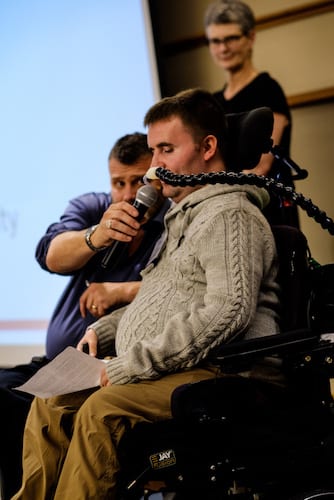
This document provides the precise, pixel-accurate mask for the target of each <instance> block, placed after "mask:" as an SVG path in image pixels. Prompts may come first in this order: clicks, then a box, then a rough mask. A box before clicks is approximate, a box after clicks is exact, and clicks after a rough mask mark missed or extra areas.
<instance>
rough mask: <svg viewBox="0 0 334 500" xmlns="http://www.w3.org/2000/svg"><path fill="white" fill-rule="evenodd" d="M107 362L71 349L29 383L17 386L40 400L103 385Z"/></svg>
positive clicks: (34, 376)
mask: <svg viewBox="0 0 334 500" xmlns="http://www.w3.org/2000/svg"><path fill="white" fill-rule="evenodd" d="M104 366H105V361H103V360H102V359H97V358H94V357H92V356H89V355H88V354H85V353H83V352H80V351H78V350H77V349H75V348H74V347H67V348H66V349H65V350H64V351H63V352H61V353H60V354H58V356H56V357H55V358H54V359H53V360H52V361H50V363H48V364H47V365H45V366H43V368H41V369H40V370H38V372H36V373H35V375H33V376H32V377H31V378H30V379H29V380H28V381H27V382H26V383H24V384H23V385H20V386H19V387H15V389H17V390H18V391H23V392H28V393H30V394H33V395H34V396H38V397H40V398H50V397H52V396H58V395H60V394H68V393H70V392H76V391H81V390H83V389H89V388H91V387H96V386H99V385H100V375H101V371H102V368H103V367H104Z"/></svg>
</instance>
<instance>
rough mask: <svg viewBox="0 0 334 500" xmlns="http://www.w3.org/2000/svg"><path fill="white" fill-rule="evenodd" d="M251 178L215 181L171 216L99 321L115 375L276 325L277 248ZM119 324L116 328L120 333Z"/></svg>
mask: <svg viewBox="0 0 334 500" xmlns="http://www.w3.org/2000/svg"><path fill="white" fill-rule="evenodd" d="M267 202H268V194H267V192H266V191H265V190H263V189H259V188H256V187H254V186H248V185H244V186H237V185H234V186H228V185H214V186H212V185H210V186H205V187H202V188H200V189H198V190H197V191H194V192H193V193H191V194H190V195H189V196H187V197H186V198H184V199H183V200H182V201H181V202H180V203H178V204H176V205H174V206H173V207H172V208H170V210H169V211H168V212H167V214H166V216H165V225H166V232H167V235H168V236H167V239H166V241H165V245H164V248H163V251H162V252H161V253H160V255H159V257H158V259H156V261H155V262H154V263H151V264H150V265H149V266H148V267H147V268H146V269H145V270H144V271H142V276H143V280H142V285H141V288H140V291H139V293H138V295H137V296H136V298H135V299H134V301H133V302H132V303H131V304H129V305H128V306H126V307H123V308H121V309H118V310H117V311H114V312H113V313H111V314H109V315H107V316H105V317H103V318H101V319H99V320H98V321H97V322H95V323H94V324H93V325H91V328H93V329H94V330H95V331H96V333H97V336H98V339H99V348H100V354H101V355H102V356H106V355H107V354H111V346H112V345H113V343H114V342H113V341H114V340H115V345H116V353H117V356H116V357H114V358H113V359H111V360H110V361H108V363H107V365H106V366H107V374H108V378H109V380H110V381H111V382H112V383H113V384H126V383H133V382H138V381H140V380H145V379H154V378H159V377H161V376H163V375H164V374H165V373H167V372H173V371H178V370H187V369H190V368H192V367H194V366H195V365H197V364H198V363H199V362H200V361H202V360H204V359H205V358H206V357H207V355H208V354H209V352H210V350H211V349H212V348H214V347H217V346H218V345H219V344H221V343H223V342H231V341H233V340H234V339H235V338H236V337H240V336H244V337H245V338H251V337H258V336H264V335H268V334H273V333H278V326H277V321H276V320H277V312H276V311H277V308H278V298H277V291H278V285H277V283H276V281H275V278H276V274H277V258H276V249H275V243H274V239H273V236H272V232H271V229H270V227H269V225H268V223H267V221H266V219H265V218H264V216H263V215H262V213H261V211H260V210H259V208H260V209H262V208H263V206H264V205H265V204H266V203H267ZM116 331H117V335H116Z"/></svg>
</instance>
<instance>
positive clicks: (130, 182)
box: [0, 132, 170, 500]
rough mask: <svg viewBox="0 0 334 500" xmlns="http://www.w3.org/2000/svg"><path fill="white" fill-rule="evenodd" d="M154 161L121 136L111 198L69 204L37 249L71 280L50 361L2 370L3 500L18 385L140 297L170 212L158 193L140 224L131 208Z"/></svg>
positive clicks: (13, 487) (52, 327) (8, 491)
mask: <svg viewBox="0 0 334 500" xmlns="http://www.w3.org/2000/svg"><path fill="white" fill-rule="evenodd" d="M151 160H152V155H151V152H150V150H149V149H148V147H147V137H146V134H142V133H138V132H136V133H133V134H128V135H126V136H123V137H121V138H120V139H119V140H118V141H117V142H116V143H115V145H114V146H113V148H112V150H111V152H110V155H109V158H108V161H109V174H110V179H111V193H95V192H91V193H87V194H84V195H81V196H79V197H77V198H74V199H72V200H71V201H70V202H69V204H68V206H67V208H66V210H65V212H64V213H63V215H62V216H61V217H60V219H59V221H58V222H55V223H53V224H51V225H50V226H49V228H48V229H47V231H46V233H45V235H44V236H43V237H42V238H41V240H40V241H39V243H38V245H37V248H36V259H37V261H38V262H39V264H40V266H41V267H42V268H43V269H45V270H47V271H49V272H51V273H57V274H61V275H70V276H71V279H70V281H69V282H68V284H67V286H66V288H65V290H64V292H63V294H62V296H61V297H60V299H59V301H58V304H57V305H56V308H55V310H54V312H53V315H52V317H51V320H50V323H49V326H48V330H47V334H46V356H43V357H35V358H33V359H32V360H31V363H30V364H28V365H20V366H16V367H13V368H9V369H3V370H0V401H1V408H2V412H1V420H0V423H1V430H2V433H3V435H2V436H1V447H0V450H1V451H0V469H1V470H2V474H3V478H4V489H5V492H4V499H5V500H7V499H9V498H10V497H11V496H12V494H13V493H14V492H15V491H17V489H18V487H19V486H20V481H21V453H22V436H23V429H24V424H25V420H26V416H27V414H28V411H29V408H30V403H31V401H32V396H31V395H29V394H27V393H23V392H19V391H15V390H13V387H17V386H18V385H21V384H23V383H24V382H26V381H27V380H28V379H29V378H30V377H31V376H32V375H33V374H34V373H36V372H37V371H38V370H39V369H40V368H41V367H42V366H44V365H45V364H46V363H48V361H50V360H51V359H53V358H54V357H55V356H56V355H57V354H58V353H59V352H61V351H62V350H63V349H65V348H66V347H68V346H76V345H77V344H78V342H79V340H80V339H81V337H82V336H83V334H84V332H85V331H86V328H87V326H88V325H89V324H91V323H92V322H93V321H95V320H96V318H98V317H101V316H103V315H104V314H106V313H108V312H111V311H112V310H113V309H115V308H117V307H119V306H121V305H124V304H126V303H129V302H131V300H132V299H133V298H134V296H135V295H136V293H137V291H138V288H139V286H140V284H139V283H140V274H139V273H140V271H141V270H142V269H143V268H144V267H145V265H146V263H147V261H148V259H149V257H150V255H151V252H152V250H153V248H154V246H155V244H156V242H157V240H158V239H159V238H160V236H161V234H162V232H163V219H164V214H165V212H166V211H167V209H168V208H169V206H170V202H169V200H166V199H165V198H163V197H162V195H161V193H160V192H159V196H158V201H157V202H156V204H155V205H154V206H153V207H152V208H150V209H149V210H148V212H147V214H145V217H144V219H143V221H141V222H138V220H136V217H137V216H138V212H137V209H136V208H135V207H134V206H133V205H132V204H133V202H134V200H135V198H136V193H137V190H138V188H140V187H141V186H142V185H143V183H142V180H143V176H144V174H145V173H146V171H147V170H148V168H149V167H150V164H151ZM156 187H157V188H159V186H156ZM115 241H120V242H123V243H125V246H124V248H123V249H122V255H121V258H120V260H118V261H117V266H116V265H115V266H113V265H112V264H113V263H112V261H111V262H110V265H108V266H107V267H106V268H105V267H103V266H102V261H103V258H104V256H105V254H106V252H107V251H108V248H110V246H111V245H112V244H113V243H114V242H115Z"/></svg>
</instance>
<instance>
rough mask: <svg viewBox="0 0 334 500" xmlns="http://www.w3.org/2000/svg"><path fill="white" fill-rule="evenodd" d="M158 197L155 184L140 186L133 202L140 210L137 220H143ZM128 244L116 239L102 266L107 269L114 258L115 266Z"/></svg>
mask: <svg viewBox="0 0 334 500" xmlns="http://www.w3.org/2000/svg"><path fill="white" fill-rule="evenodd" d="M157 199H158V192H157V190H156V189H155V188H154V187H153V186H151V185H149V184H148V185H146V186H142V187H141V188H139V189H138V191H137V194H136V199H135V201H134V202H133V204H132V206H134V207H135V208H136V209H137V210H138V212H139V214H138V216H137V217H136V220H138V221H141V220H142V219H143V217H144V215H145V214H146V212H147V210H148V209H149V208H151V207H153V205H154V204H155V203H156V201H157ZM127 245H128V243H126V242H124V241H115V242H114V243H113V244H112V245H111V247H110V248H109V250H108V251H107V252H106V254H105V256H104V257H103V260H102V262H101V266H102V267H103V268H104V269H105V268H106V267H107V266H108V264H109V261H110V260H111V259H112V261H113V267H114V266H115V265H116V264H117V263H118V261H119V259H120V257H121V255H122V253H123V251H124V249H125V247H126V246H127Z"/></svg>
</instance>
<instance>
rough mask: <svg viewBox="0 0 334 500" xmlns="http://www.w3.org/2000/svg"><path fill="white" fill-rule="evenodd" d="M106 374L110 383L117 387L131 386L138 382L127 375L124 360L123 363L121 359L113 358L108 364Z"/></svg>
mask: <svg viewBox="0 0 334 500" xmlns="http://www.w3.org/2000/svg"><path fill="white" fill-rule="evenodd" d="M106 372H107V375H108V379H109V380H110V382H111V383H112V384H115V385H123V384H131V383H134V382H137V380H135V379H132V378H131V377H130V376H129V375H127V374H126V371H125V367H124V360H123V361H122V359H121V358H120V357H119V358H117V357H116V358H113V359H112V360H110V361H108V362H107V365H106Z"/></svg>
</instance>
